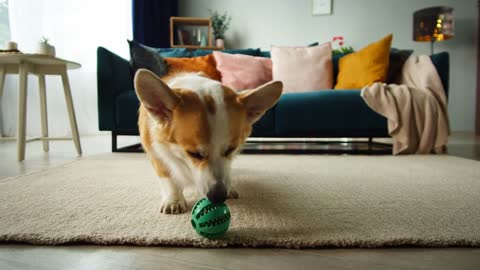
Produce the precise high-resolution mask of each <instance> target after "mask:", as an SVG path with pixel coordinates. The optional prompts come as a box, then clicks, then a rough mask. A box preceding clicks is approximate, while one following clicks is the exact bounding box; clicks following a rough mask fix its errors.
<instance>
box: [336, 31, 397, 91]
mask: <svg viewBox="0 0 480 270" xmlns="http://www.w3.org/2000/svg"><path fill="white" fill-rule="evenodd" d="M392 38H393V35H392V34H390V35H388V36H386V37H384V38H382V39H381V40H379V41H377V42H374V43H372V44H370V45H368V46H367V47H365V48H363V49H361V50H360V51H358V52H355V53H351V54H349V55H346V56H344V57H342V58H340V61H339V63H338V76H337V84H336V85H335V89H359V88H362V87H364V86H368V85H371V84H372V83H374V82H385V81H386V80H387V72H388V65H389V63H388V61H389V60H388V59H389V56H390V46H391V44H392Z"/></svg>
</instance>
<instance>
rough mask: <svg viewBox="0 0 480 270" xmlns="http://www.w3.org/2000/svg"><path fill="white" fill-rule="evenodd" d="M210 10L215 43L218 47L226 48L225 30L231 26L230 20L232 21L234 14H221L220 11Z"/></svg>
mask: <svg viewBox="0 0 480 270" xmlns="http://www.w3.org/2000/svg"><path fill="white" fill-rule="evenodd" d="M209 12H210V20H212V28H213V36H214V37H215V44H216V46H217V47H220V48H224V47H225V41H224V40H225V32H226V31H227V30H228V27H229V26H230V22H231V21H232V16H230V15H228V12H226V11H225V13H223V14H220V13H218V11H212V10H209Z"/></svg>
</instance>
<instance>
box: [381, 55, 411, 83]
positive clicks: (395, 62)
mask: <svg viewBox="0 0 480 270" xmlns="http://www.w3.org/2000/svg"><path fill="white" fill-rule="evenodd" d="M412 53H413V50H399V49H397V48H392V49H390V58H389V65H388V73H387V83H388V84H390V83H397V82H398V78H399V77H400V74H401V72H402V68H403V64H405V61H407V59H408V57H410V55H412Z"/></svg>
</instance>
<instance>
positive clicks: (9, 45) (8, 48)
mask: <svg viewBox="0 0 480 270" xmlns="http://www.w3.org/2000/svg"><path fill="white" fill-rule="evenodd" d="M0 53H1V54H15V53H22V52H20V51H19V50H18V45H17V43H16V42H15V41H7V42H6V43H5V49H1V50H0Z"/></svg>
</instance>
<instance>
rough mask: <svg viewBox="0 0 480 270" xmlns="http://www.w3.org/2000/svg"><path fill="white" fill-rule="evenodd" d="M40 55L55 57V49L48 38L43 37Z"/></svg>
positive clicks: (38, 51) (39, 50) (39, 48)
mask: <svg viewBox="0 0 480 270" xmlns="http://www.w3.org/2000/svg"><path fill="white" fill-rule="evenodd" d="M37 53H38V54H43V55H48V56H55V47H53V46H52V45H51V44H50V43H48V38H46V37H42V41H41V42H39V43H38V49H37Z"/></svg>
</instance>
